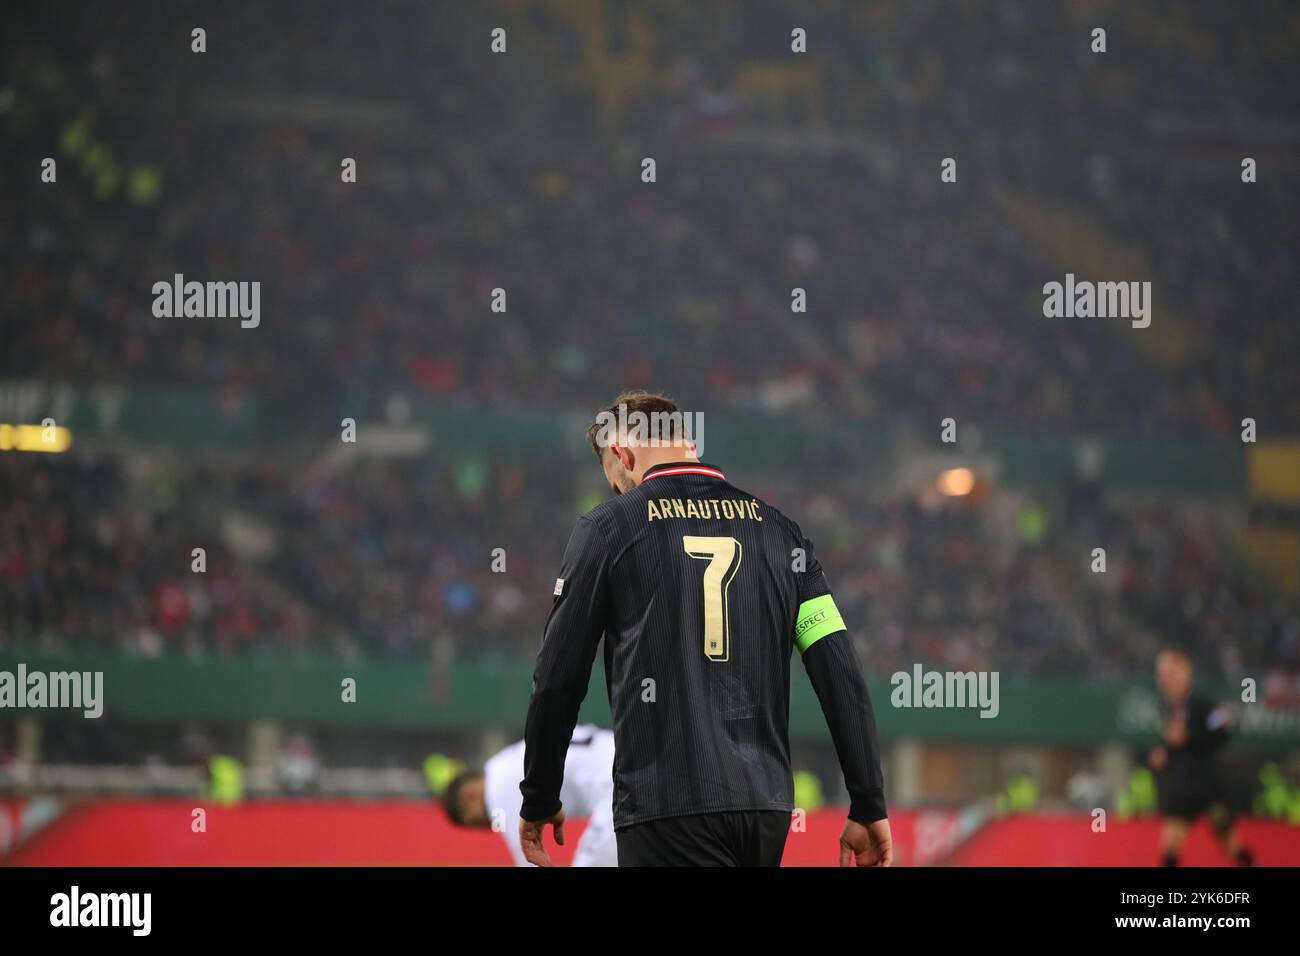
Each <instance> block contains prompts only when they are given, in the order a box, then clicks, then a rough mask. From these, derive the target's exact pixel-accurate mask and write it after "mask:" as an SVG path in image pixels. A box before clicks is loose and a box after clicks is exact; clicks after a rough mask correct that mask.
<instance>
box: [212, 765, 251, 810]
mask: <svg viewBox="0 0 1300 956" xmlns="http://www.w3.org/2000/svg"><path fill="white" fill-rule="evenodd" d="M205 796H206V797H207V798H208V799H209V800H211V801H212V802H213V803H219V804H221V805H222V806H227V807H233V806H234V805H235V804H237V803H239V802H240V801H241V800H243V799H244V767H243V765H242V764H241V763H240V762H239V761H238V760H236V759H235V758H234V757H228V756H225V755H224V754H214V755H213V756H212V757H209V758H208V786H207V793H206V794H205Z"/></svg>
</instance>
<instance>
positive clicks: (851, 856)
mask: <svg viewBox="0 0 1300 956" xmlns="http://www.w3.org/2000/svg"><path fill="white" fill-rule="evenodd" d="M893 865H894V842H893V840H892V839H891V837H890V835H889V821H888V820H877V821H876V822H875V823H871V824H868V825H867V826H863V825H862V824H861V823H858V822H857V821H856V820H845V821H844V831H843V832H842V833H841V834H840V866H893Z"/></svg>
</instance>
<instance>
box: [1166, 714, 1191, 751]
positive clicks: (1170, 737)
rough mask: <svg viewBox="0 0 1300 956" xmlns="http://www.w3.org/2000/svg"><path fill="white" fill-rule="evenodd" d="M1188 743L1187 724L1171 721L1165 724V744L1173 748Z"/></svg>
mask: <svg viewBox="0 0 1300 956" xmlns="http://www.w3.org/2000/svg"><path fill="white" fill-rule="evenodd" d="M1186 742H1187V722H1186V721H1185V720H1171V721H1169V723H1167V724H1165V743H1167V744H1169V745H1170V746H1171V747H1181V746H1182V745H1183V744H1184V743H1186Z"/></svg>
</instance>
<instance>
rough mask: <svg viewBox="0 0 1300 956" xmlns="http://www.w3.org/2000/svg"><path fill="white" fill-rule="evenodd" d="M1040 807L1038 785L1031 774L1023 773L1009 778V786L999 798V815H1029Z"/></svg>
mask: <svg viewBox="0 0 1300 956" xmlns="http://www.w3.org/2000/svg"><path fill="white" fill-rule="evenodd" d="M1037 806H1038V784H1037V783H1035V782H1034V778H1033V777H1031V776H1030V775H1029V774H1027V773H1025V772H1023V771H1021V772H1019V773H1013V774H1012V775H1011V776H1010V777H1009V778H1007V785H1006V787H1005V788H1004V789H1003V791H1002V793H1001V794H1000V795H999V796H998V812H999V813H1029V812H1030V811H1031V810H1033V809H1034V808H1035V807H1037Z"/></svg>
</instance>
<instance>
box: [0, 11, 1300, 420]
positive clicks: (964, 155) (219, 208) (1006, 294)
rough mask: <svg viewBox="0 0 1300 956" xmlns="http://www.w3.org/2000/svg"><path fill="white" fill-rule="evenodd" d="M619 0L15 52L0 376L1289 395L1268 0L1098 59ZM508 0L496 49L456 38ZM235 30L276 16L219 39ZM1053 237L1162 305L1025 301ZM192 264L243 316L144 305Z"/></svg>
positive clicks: (302, 23)
mask: <svg viewBox="0 0 1300 956" xmlns="http://www.w3.org/2000/svg"><path fill="white" fill-rule="evenodd" d="M706 6H707V5H706ZM714 6H715V7H716V6H717V5H714ZM1156 6H1161V5H1156ZM1260 6H1261V7H1264V8H1268V10H1273V11H1274V16H1281V14H1277V13H1276V8H1277V5H1276V4H1269V3H1266V4H1261V5H1260ZM126 9H127V10H129V8H126ZM601 9H603V10H604V11H605V13H604V17H603V19H602V20H601V21H600V23H599V26H593V25H592V23H591V22H590V21H576V20H575V19H574V18H573V16H571V15H563V14H562V12H561V10H562V5H558V6H557V5H554V4H547V3H505V4H502V5H501V7H500V8H498V9H495V10H493V9H491V8H488V9H487V10H483V11H474V12H467V11H461V12H459V13H457V14H456V15H455V16H453V17H451V19H450V20H448V21H445V22H444V21H438V22H434V21H435V17H434V13H433V11H416V10H407V11H405V13H406V16H408V17H414V18H416V19H417V20H418V19H419V18H420V17H422V16H427V17H429V18H430V22H429V23H428V24H424V25H420V24H411V26H410V29H408V30H405V31H401V32H400V33H399V31H395V30H385V29H383V27H382V25H379V18H377V17H376V18H371V17H369V16H364V17H363V16H360V15H358V16H357V17H356V19H357V20H359V21H364V25H358V28H357V30H358V32H357V35H355V36H350V35H347V34H346V33H345V32H344V31H342V30H341V29H340V27H339V23H340V22H349V21H348V18H347V17H346V16H343V15H339V16H334V17H331V16H324V15H322V16H320V17H319V18H297V17H294V18H293V22H292V23H291V24H290V23H289V22H287V21H286V22H281V21H282V20H283V19H284V18H286V17H290V16H291V15H290V14H289V13H287V12H286V13H276V12H274V11H269V10H261V9H258V10H246V11H239V12H234V13H232V14H231V17H232V19H231V20H230V21H229V22H227V23H225V25H224V26H223V27H222V28H221V33H220V35H214V36H213V42H214V46H216V41H217V40H218V39H220V40H221V41H222V44H221V45H222V49H221V51H220V52H217V51H214V52H213V53H211V54H207V55H206V58H204V57H200V56H196V55H195V54H192V53H191V52H190V51H189V48H188V45H187V44H185V43H181V42H180V41H179V40H176V41H175V42H170V43H169V42H166V40H165V39H164V37H162V36H159V37H155V38H153V39H154V40H155V42H156V44H157V46H158V47H159V57H158V59H156V60H155V59H152V58H138V57H137V58H131V57H130V56H128V55H127V51H129V50H130V49H132V47H131V45H130V43H132V42H137V41H138V40H139V32H140V31H141V30H142V29H147V28H148V24H141V23H139V22H137V21H136V20H134V19H133V18H132V17H130V16H129V14H128V13H124V12H123V10H122V9H120V8H118V7H116V6H115V7H112V8H105V9H104V10H103V11H101V12H99V13H98V14H97V15H95V16H92V17H89V18H87V20H86V21H85V22H83V23H79V24H78V23H74V24H62V23H60V24H59V29H58V30H57V31H52V32H51V34H50V35H49V38H48V39H47V41H46V42H45V44H40V43H37V44H29V45H24V46H22V47H20V48H17V49H14V50H13V51H12V53H13V55H12V57H6V63H7V65H8V66H9V67H10V69H9V71H8V74H9V75H8V76H7V77H6V79H5V81H4V82H5V84H6V85H5V87H4V95H3V98H2V99H0V105H3V110H0V131H3V134H4V135H5V136H6V138H7V139H8V140H10V141H11V142H12V141H20V142H22V143H23V146H24V148H22V149H6V150H4V151H3V160H2V162H3V163H4V166H5V174H6V179H7V180H10V179H11V180H12V181H22V179H23V177H27V178H31V179H32V180H33V187H32V188H31V189H28V190H21V191H19V192H18V194H17V195H15V196H14V197H12V199H11V202H12V205H13V208H12V210H11V215H10V216H9V217H7V218H9V219H10V220H11V228H9V229H7V230H6V231H5V233H4V234H3V236H0V248H2V250H3V255H4V258H5V262H6V271H7V274H8V275H7V281H6V282H5V284H4V286H3V288H2V289H0V321H3V322H4V324H5V327H6V341H7V343H8V347H7V348H6V349H5V350H4V351H3V354H0V373H3V374H6V375H22V376H32V375H39V376H43V377H46V378H49V379H54V380H64V381H75V382H88V381H116V382H129V383H133V384H143V383H148V382H161V383H169V384H183V385H199V384H202V385H211V386H217V387H221V388H226V389H241V388H250V389H258V390H263V391H266V390H271V391H276V392H281V393H285V394H293V395H310V396H314V397H316V398H318V399H319V398H321V397H324V398H326V399H328V400H331V401H335V402H343V401H345V400H346V401H362V400H370V401H374V400H375V399H376V396H379V397H381V398H382V397H383V396H384V395H386V394H387V393H389V392H391V391H393V390H394V389H412V390H416V391H420V392H423V393H426V394H428V395H430V396H432V397H434V398H436V399H438V400H442V401H446V402H459V403H491V404H496V405H515V406H527V405H533V404H536V403H551V404H561V405H567V406H575V405H576V406H578V407H582V408H584V409H585V408H587V407H588V406H590V404H591V402H592V396H593V395H605V394H613V393H616V392H617V391H618V390H619V389H620V388H621V387H623V386H625V385H626V384H627V383H629V382H647V383H649V382H653V383H655V384H657V385H659V386H661V387H667V388H669V389H675V390H676V391H679V392H684V391H686V390H687V386H689V388H690V390H691V391H692V392H696V393H701V394H699V395H698V398H697V399H696V400H697V401H698V402H699V403H700V404H704V403H706V402H707V403H708V405H709V407H711V408H746V409H763V410H768V411H773V412H778V413H786V414H803V415H806V416H808V417H813V416H815V415H816V414H817V413H818V411H819V410H820V409H822V408H824V407H826V406H827V405H828V404H834V405H835V406H836V407H841V408H844V409H846V410H848V411H850V412H851V413H854V414H859V415H862V416H867V417H879V418H888V419H891V420H898V419H915V420H925V421H929V420H930V419H931V418H932V417H933V416H934V415H935V414H936V413H938V412H943V413H945V414H955V413H960V414H963V415H965V416H967V417H973V418H979V419H982V420H999V421H1003V422H1014V423H1018V424H1025V425H1034V426H1041V427H1047V428H1070V429H1075V430H1089V431H1099V432H1125V433H1131V432H1138V433H1151V434H1155V433H1163V434H1168V433H1171V432H1178V433H1182V434H1188V435H1196V436H1200V435H1206V434H1214V435H1223V434H1226V433H1230V432H1232V431H1233V430H1235V429H1236V428H1237V427H1239V426H1238V424H1237V423H1238V422H1239V421H1240V419H1241V417H1243V416H1245V415H1251V416H1252V417H1255V418H1256V419H1258V420H1260V421H1262V422H1267V426H1268V428H1269V430H1270V431H1271V432H1273V433H1278V432H1282V431H1291V432H1294V431H1296V430H1300V398H1297V396H1296V394H1295V389H1294V388H1292V387H1291V379H1292V368H1291V363H1290V361H1289V360H1288V359H1287V356H1289V355H1292V354H1294V353H1295V351H1296V349H1295V346H1296V344H1297V343H1296V339H1295V336H1296V334H1297V333H1296V331H1295V329H1296V325H1295V323H1294V322H1291V321H1289V316H1290V315H1291V314H1292V313H1293V308H1292V306H1291V290H1292V289H1293V288H1294V285H1295V282H1296V279H1297V273H1298V263H1297V253H1296V250H1295V247H1294V243H1293V242H1290V241H1288V237H1291V236H1292V235H1293V217H1292V216H1291V215H1290V213H1291V212H1292V210H1293V206H1292V205H1291V203H1290V202H1289V199H1293V198H1294V195H1295V188H1296V184H1297V178H1296V176H1295V172H1294V169H1293V168H1291V167H1290V165H1289V164H1285V163H1283V162H1280V161H1275V159H1274V157H1275V155H1276V153H1277V151H1279V150H1280V149H1282V148H1285V146H1286V144H1287V143H1288V142H1290V143H1291V144H1292V146H1293V145H1294V138H1295V135H1296V134H1295V130H1294V129H1293V128H1291V127H1281V128H1279V125H1278V124H1277V123H1276V122H1275V121H1277V120H1280V119H1281V118H1283V117H1285V116H1287V115H1290V114H1291V113H1293V110H1291V107H1293V106H1294V105H1295V101H1296V98H1297V94H1296V92H1295V89H1294V87H1293V86H1292V85H1288V84H1280V83H1274V82H1269V81H1268V80H1269V77H1270V76H1273V75H1274V74H1275V72H1276V70H1277V69H1278V66H1279V63H1280V62H1284V61H1281V59H1280V58H1281V56H1282V54H1283V52H1285V50H1286V48H1285V45H1284V44H1283V45H1279V44H1276V43H1274V42H1273V41H1272V39H1271V37H1270V36H1269V34H1268V31H1267V29H1266V27H1267V24H1269V23H1270V22H1274V23H1276V22H1277V20H1276V19H1274V20H1272V21H1270V20H1269V17H1268V16H1267V15H1266V13H1267V10H1265V11H1256V13H1257V15H1252V16H1238V15H1236V13H1235V12H1234V14H1233V15H1232V16H1228V15H1226V13H1225V12H1224V11H1222V10H1221V8H1220V7H1219V5H1216V4H1212V3H1194V4H1180V5H1177V11H1175V10H1174V9H1173V8H1172V7H1170V9H1168V10H1165V11H1164V13H1163V14H1162V12H1161V11H1160V10H1147V9H1146V5H1144V8H1143V10H1140V11H1138V10H1134V11H1125V12H1123V13H1122V14H1121V13H1120V12H1118V11H1116V12H1115V15H1114V18H1113V19H1110V20H1108V22H1109V24H1110V36H1109V41H1108V42H1109V44H1110V46H1109V52H1108V53H1106V54H1096V53H1093V52H1092V51H1091V48H1090V43H1091V41H1090V31H1089V29H1088V23H1089V21H1087V18H1080V17H1078V16H1077V15H1076V14H1073V13H1071V11H1070V8H1069V6H1068V5H1060V6H1058V5H1056V4H1032V5H1016V4H1007V5H1003V6H1000V7H998V8H997V11H996V12H995V13H993V14H992V15H990V14H989V13H988V11H984V10H980V9H978V7H977V5H972V4H958V5H949V4H933V3H921V4H912V3H899V2H880V3H873V4H865V5H860V6H859V5H848V4H846V5H844V6H843V8H839V7H837V6H835V5H825V6H824V7H823V8H820V9H819V10H818V11H817V12H815V13H810V14H808V15H806V16H805V15H804V11H802V10H799V5H798V4H787V3H777V2H769V3H760V4H755V5H752V8H751V6H749V5H747V7H746V12H745V16H744V17H734V16H721V15H719V16H718V17H717V18H716V19H715V18H713V17H712V16H711V15H710V10H712V9H713V8H709V9H701V8H697V7H696V6H695V5H682V4H675V3H655V4H648V5H641V4H638V5H635V7H629V6H627V5H624V4H622V3H617V2H611V3H608V4H605V5H603V6H602V7H601ZM714 12H717V13H719V14H720V13H721V12H722V10H721V8H720V7H719V8H718V9H717V10H716V11H714ZM1174 12H1178V14H1179V16H1178V17H1176V18H1173V19H1168V20H1167V19H1165V15H1166V14H1172V13H1174ZM494 16H495V17H496V19H493V17H494ZM484 18H486V19H484ZM181 19H183V17H181ZM497 19H499V20H500V21H501V22H502V23H505V24H506V25H507V27H508V29H509V30H510V31H511V32H510V42H511V44H512V45H511V47H510V48H509V49H510V51H511V54H510V55H509V56H503V57H497V58H495V59H493V58H492V56H491V55H490V54H489V53H486V52H485V51H484V50H483V49H480V46H481V47H486V45H487V41H486V40H484V41H483V43H482V44H479V43H474V42H471V40H470V37H476V38H477V37H478V36H479V34H478V32H477V31H479V30H480V29H481V28H482V27H483V24H484V23H487V22H496V20H497ZM157 22H158V23H159V24H161V25H170V23H171V21H170V20H160V21H157ZM701 23H703V24H705V25H708V24H714V26H715V28H714V29H707V28H701ZM1161 24H1163V26H1161ZM794 25H798V26H802V27H803V28H804V29H806V30H807V31H808V43H809V48H810V51H811V52H810V53H809V54H808V55H807V57H806V58H803V59H799V58H796V57H795V55H793V54H790V53H789V52H788V47H789V32H790V28H791V27H792V26H794ZM423 26H427V29H424V28H422V27H423ZM213 33H214V34H217V33H218V31H217V29H216V28H215V27H214V28H213ZM250 35H256V36H264V37H268V38H269V37H274V36H279V37H282V38H283V39H284V41H286V42H288V43H289V44H290V47H291V48H292V49H289V48H281V47H279V46H277V43H276V42H275V41H274V40H272V39H267V40H265V41H264V42H259V43H258V44H256V49H245V48H244V47H243V46H242V45H241V46H240V47H239V48H238V50H237V51H235V50H230V49H228V48H227V47H228V44H229V42H230V39H231V37H232V36H239V37H247V36H250ZM363 41H366V42H363ZM792 59H793V60H794V62H792ZM420 64H423V65H424V66H425V69H419V68H417V67H418V65H420ZM611 64H621V66H620V69H623V70H624V72H627V71H631V70H632V68H633V67H634V66H635V67H638V68H639V72H636V75H637V76H638V77H641V81H640V82H639V83H631V82H629V81H626V80H625V81H624V82H623V83H622V84H620V83H619V82H617V78H618V75H619V72H618V69H615V67H614V66H612V65H611ZM791 70H794V71H795V72H793V73H791V72H789V71H791ZM783 71H786V72H783ZM539 72H541V73H542V74H543V75H542V77H540V78H539V76H538V75H537V74H538V73H539ZM623 87H627V88H626V89H624V88H623ZM1289 111H1290V112H1289ZM1288 136H1289V137H1290V139H1288V138H1287V137H1288ZM33 149H35V150H36V152H35V153H33V152H32V151H33ZM1255 154H1258V155H1255ZM43 155H52V156H54V157H56V158H58V159H59V160H60V162H61V167H60V169H61V176H60V180H59V186H58V188H37V187H38V185H39V184H37V183H36V182H35V179H34V177H35V175H36V172H35V171H36V170H37V169H38V167H39V158H40V157H41V156H43ZM1244 155H1255V158H1256V160H1257V161H1258V163H1259V172H1258V181H1257V182H1255V183H1253V184H1250V185H1247V184H1244V183H1242V182H1241V178H1240V173H1241V170H1240V162H1241V157H1242V156H1244ZM647 156H650V157H654V158H655V159H656V161H657V182H655V183H653V184H647V183H643V182H642V180H641V160H642V159H643V158H644V157H647ZM344 157H351V158H354V159H356V161H357V169H358V172H357V177H358V181H357V182H356V183H355V184H349V183H344V182H342V181H341V177H340V173H341V167H340V164H341V161H342V159H343V158H344ZM945 157H953V158H954V159H955V160H956V162H957V165H956V173H957V181H956V182H955V183H941V182H940V179H939V174H940V162H941V160H942V159H943V158H945ZM1044 231H1045V232H1046V233H1047V234H1049V235H1054V236H1058V237H1060V238H1062V239H1069V240H1070V242H1071V245H1070V247H1069V251H1068V252H1067V253H1064V254H1063V253H1061V251H1060V250H1058V249H1054V248H1053V247H1052V243H1051V242H1050V241H1046V240H1045V238H1044ZM1107 269H1109V270H1110V271H1109V272H1108V271H1107ZM1066 271H1075V272H1079V273H1080V274H1081V277H1082V276H1083V275H1085V274H1086V275H1092V276H1094V277H1096V278H1106V279H1115V280H1124V281H1139V280H1150V281H1152V283H1153V287H1154V307H1155V323H1154V326H1153V328H1151V329H1145V330H1136V329H1132V328H1130V327H1129V326H1128V325H1127V324H1126V323H1125V322H1124V321H1123V320H1114V319H1112V320H1102V319H1092V320H1082V319H1081V320H1072V321H1071V320H1059V319H1058V320H1047V319H1044V317H1043V315H1042V291H1041V289H1042V285H1043V284H1044V282H1047V281H1052V280H1059V279H1061V278H1062V276H1063V275H1064V273H1065V272H1066ZM1116 272H1119V273H1120V274H1116ZM176 273H181V274H183V275H185V276H186V277H187V278H191V279H198V280H200V281H203V280H207V279H213V280H236V279H237V280H253V279H257V280H259V281H261V282H262V285H263V289H262V295H263V298H262V309H263V314H264V316H265V319H264V321H263V323H262V325H261V326H260V327H259V328H258V329H257V330H255V331H242V330H236V329H234V328H232V327H231V326H230V324H229V323H225V324H223V323H222V322H221V321H219V320H212V319H188V320H187V319H180V320H177V319H159V318H155V317H154V316H153V315H152V314H151V312H150V306H151V304H152V295H151V293H150V292H149V290H150V288H151V287H152V285H153V283H154V282H156V281H163V280H170V279H171V277H172V276H173V275H174V274H176ZM795 287H799V288H803V289H805V290H806V292H807V302H808V305H807V311H806V312H801V313H795V312H792V311H791V290H792V289H793V288H795ZM495 288H501V289H504V290H505V291H506V294H507V310H506V311H505V312H504V313H502V312H493V311H491V310H490V303H491V292H492V290H493V289H495ZM32 316H40V317H41V319H40V321H39V322H38V321H31V320H30V317H32Z"/></svg>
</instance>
